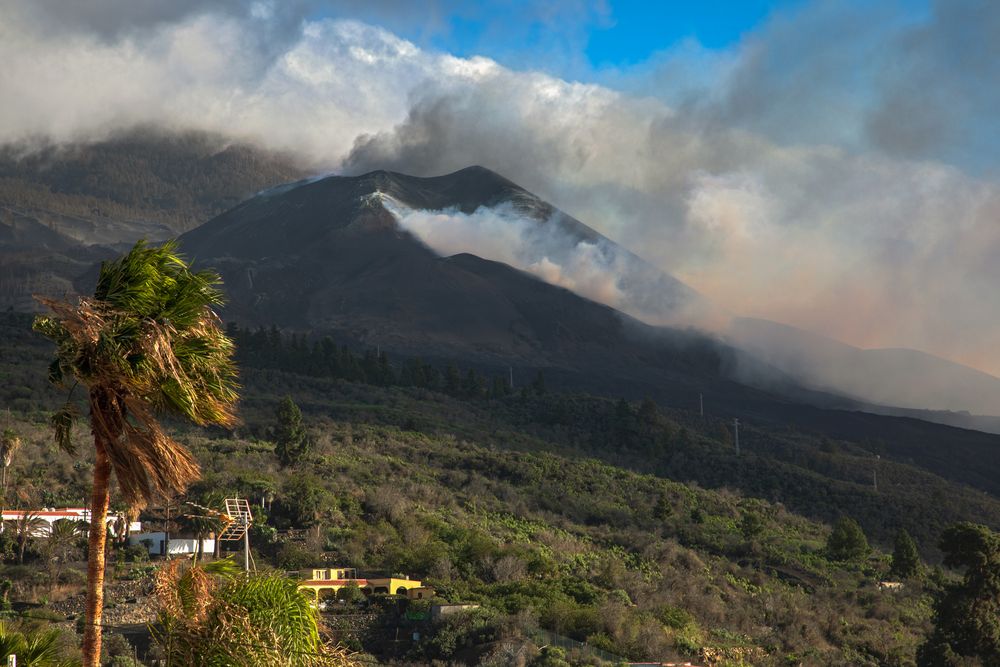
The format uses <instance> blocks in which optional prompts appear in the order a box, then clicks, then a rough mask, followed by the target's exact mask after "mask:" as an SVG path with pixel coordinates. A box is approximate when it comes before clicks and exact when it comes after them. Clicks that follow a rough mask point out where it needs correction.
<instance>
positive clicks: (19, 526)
mask: <svg viewBox="0 0 1000 667" xmlns="http://www.w3.org/2000/svg"><path fill="white" fill-rule="evenodd" d="M9 523H10V528H11V530H12V531H13V533H14V541H15V542H17V562H18V563H21V564H22V565H23V564H24V552H25V550H26V549H27V548H28V545H29V544H30V543H31V541H32V540H33V539H35V537H36V536H37V535H38V533H39V532H41V530H42V529H43V528H44V527H45V526H46V525H47V524H46V522H45V519H43V518H42V517H40V516H38V515H37V514H35V513H34V512H28V511H25V512H21V516H19V517H18V518H16V519H14V520H13V521H10V522H9Z"/></svg>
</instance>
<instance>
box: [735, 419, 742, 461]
mask: <svg viewBox="0 0 1000 667" xmlns="http://www.w3.org/2000/svg"><path fill="white" fill-rule="evenodd" d="M733 442H734V443H735V444H736V456H739V455H740V420H739V419H733Z"/></svg>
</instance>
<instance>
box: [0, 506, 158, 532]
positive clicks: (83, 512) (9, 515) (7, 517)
mask: <svg viewBox="0 0 1000 667" xmlns="http://www.w3.org/2000/svg"><path fill="white" fill-rule="evenodd" d="M25 514H31V515H34V516H36V517H38V518H39V519H41V520H42V521H44V522H45V525H43V526H39V527H38V529H36V530H35V536H36V537H43V536H45V535H48V534H49V533H50V532H51V531H52V524H53V523H55V522H56V521H59V520H60V519H66V520H67V521H83V522H86V523H90V510H89V509H87V508H85V507H64V508H61V509H51V508H48V507H46V508H44V509H40V510H4V511H3V515H2V516H3V520H4V521H18V520H19V519H21V518H22V517H23V516H24V515H25ZM120 520H121V521H124V520H125V517H124V515H122V514H120V513H117V512H108V519H107V525H108V526H110V527H114V525H115V524H116V523H117V522H118V521H120ZM128 529H129V532H132V531H138V530H142V524H141V523H140V522H138V521H132V522H130V523H129V525H128Z"/></svg>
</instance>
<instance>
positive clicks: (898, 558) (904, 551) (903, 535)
mask: <svg viewBox="0 0 1000 667" xmlns="http://www.w3.org/2000/svg"><path fill="white" fill-rule="evenodd" d="M892 573H893V574H894V575H896V576H897V577H901V578H903V579H908V578H910V577H915V576H917V575H918V574H920V554H919V553H918V552H917V545H916V543H915V542H914V541H913V538H912V537H910V534H909V533H908V532H906V530H905V529H904V530H900V531H899V532H898V533H896V543H895V545H894V548H893V550H892Z"/></svg>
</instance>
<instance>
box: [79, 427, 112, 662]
mask: <svg viewBox="0 0 1000 667" xmlns="http://www.w3.org/2000/svg"><path fill="white" fill-rule="evenodd" d="M94 449H95V452H96V457H95V460H94V490H93V493H92V494H91V496H90V536H89V540H88V547H87V606H86V625H85V626H84V629H83V667H99V665H100V659H101V619H102V617H103V615H104V546H105V541H106V539H107V528H105V523H106V521H107V517H108V500H109V498H110V490H111V487H110V482H111V461H110V459H108V452H107V449H105V446H104V443H103V442H102V441H101V439H100V438H98V437H95V438H94Z"/></svg>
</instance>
